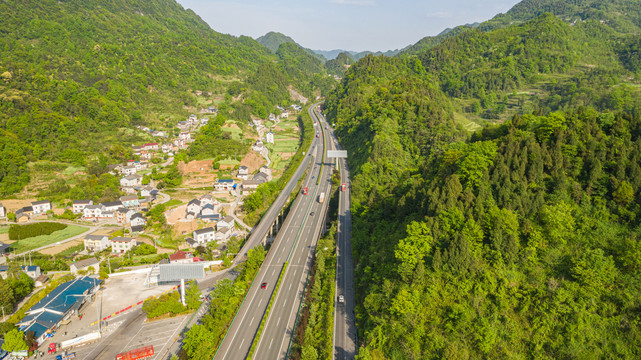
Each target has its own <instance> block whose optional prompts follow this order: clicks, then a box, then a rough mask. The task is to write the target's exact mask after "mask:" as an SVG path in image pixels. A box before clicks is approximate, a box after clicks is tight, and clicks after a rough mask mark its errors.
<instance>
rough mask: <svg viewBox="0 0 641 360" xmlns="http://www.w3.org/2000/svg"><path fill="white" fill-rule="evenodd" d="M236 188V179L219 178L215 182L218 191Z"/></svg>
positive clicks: (215, 188)
mask: <svg viewBox="0 0 641 360" xmlns="http://www.w3.org/2000/svg"><path fill="white" fill-rule="evenodd" d="M235 188H236V184H235V182H234V179H218V180H216V182H215V183H214V190H216V191H229V190H232V189H235Z"/></svg>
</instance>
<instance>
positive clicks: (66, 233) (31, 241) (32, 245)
mask: <svg viewBox="0 0 641 360" xmlns="http://www.w3.org/2000/svg"><path fill="white" fill-rule="evenodd" d="M85 231H87V228H86V227H84V226H76V225H69V226H67V228H65V229H62V230H58V231H56V232H54V233H52V234H50V235H40V236H34V237H31V238H28V239H24V240H20V241H16V242H14V243H13V244H12V247H13V248H14V249H15V251H16V252H17V253H21V252H25V251H29V250H33V249H36V248H39V247H42V246H45V245H49V244H55V243H57V242H58V241H62V240H66V239H69V238H70V237H73V236H76V235H80V234H82V233H83V232H85Z"/></svg>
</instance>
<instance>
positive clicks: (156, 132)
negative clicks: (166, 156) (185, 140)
mask: <svg viewBox="0 0 641 360" xmlns="http://www.w3.org/2000/svg"><path fill="white" fill-rule="evenodd" d="M151 136H154V137H165V132H163V131H160V130H158V131H152V132H151Z"/></svg>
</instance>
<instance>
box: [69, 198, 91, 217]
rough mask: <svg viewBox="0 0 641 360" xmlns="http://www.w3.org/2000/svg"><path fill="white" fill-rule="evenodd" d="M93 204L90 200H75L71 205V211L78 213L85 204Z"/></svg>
mask: <svg viewBox="0 0 641 360" xmlns="http://www.w3.org/2000/svg"><path fill="white" fill-rule="evenodd" d="M87 205H93V201H92V200H75V201H74V202H73V205H72V209H73V213H74V214H80V213H82V211H83V210H84V209H85V206H87Z"/></svg>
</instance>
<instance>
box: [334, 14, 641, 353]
mask: <svg viewBox="0 0 641 360" xmlns="http://www.w3.org/2000/svg"><path fill="white" fill-rule="evenodd" d="M527 3H532V2H525V3H521V4H520V5H519V6H523V5H526V4H527ZM564 3H566V2H564ZM567 3H572V4H579V5H581V6H586V4H594V6H597V5H595V3H596V2H587V1H586V2H580V1H572V2H570V1H568V2H567ZM612 4H614V5H617V6H619V7H617V9H624V8H626V6H627V8H629V7H630V6H632V5H633V4H634V2H632V1H627V2H624V1H617V2H615V1H612V2H608V4H606V5H604V6H605V7H606V8H608V9H609V6H614V5H612ZM515 8H516V7H515ZM530 13H531V14H534V13H537V12H536V11H531V12H530ZM540 13H541V15H540V16H533V17H532V18H530V19H528V20H523V21H514V24H509V23H506V24H501V26H496V24H492V23H491V22H492V21H495V20H491V21H490V23H489V24H488V23H484V24H480V25H479V26H478V28H476V29H469V30H466V31H461V32H460V33H458V34H454V35H453V36H450V37H449V38H446V39H442V41H440V42H439V43H434V44H432V45H433V46H432V45H430V46H426V47H424V48H423V49H418V50H417V51H416V55H411V54H405V55H404V56H400V57H398V58H375V57H366V58H364V59H361V60H360V61H358V62H357V63H356V64H354V65H352V66H351V67H350V68H349V69H348V70H347V73H346V74H345V76H344V77H343V79H342V81H341V82H340V84H339V85H338V86H337V88H336V89H335V90H334V91H333V92H332V93H331V94H330V96H328V98H327V100H326V102H325V104H324V111H325V113H326V115H327V117H328V120H329V122H330V123H332V122H333V123H336V132H337V135H338V136H339V138H340V140H341V143H342V144H344V145H345V148H346V149H347V151H348V162H349V165H350V170H351V175H352V193H351V195H352V209H351V211H352V216H353V229H352V241H353V254H354V257H355V284H356V294H357V298H356V301H355V302H356V304H357V307H356V318H357V326H358V333H359V343H360V344H361V348H360V350H359V355H358V357H357V358H358V359H368V360H369V359H424V358H444V359H477V358H486V359H498V358H549V359H558V358H622V359H634V358H637V357H638V354H639V353H641V347H639V345H638V344H639V342H638V341H637V339H638V338H639V334H640V332H639V329H638V327H637V326H635V325H634V324H636V323H637V322H638V321H640V320H641V317H640V316H639V314H638V311H637V308H638V304H637V303H638V301H637V300H636V299H638V298H639V297H640V296H641V290H639V286H638V285H639V277H638V269H639V268H640V267H641V260H639V259H641V257H639V256H638V254H639V250H638V249H639V247H640V245H639V244H640V242H639V240H638V239H639V238H640V237H641V232H640V231H639V226H638V224H639V219H640V218H641V206H639V204H640V203H641V106H640V105H639V104H641V94H640V91H639V89H640V88H641V86H640V81H639V79H640V76H641V74H640V72H639V71H640V69H641V61H640V60H638V59H639V56H638V55H639V54H640V53H641V41H640V40H639V39H638V36H635V35H631V34H629V33H628V30H625V29H626V27H622V26H613V25H612V23H608V22H607V21H605V22H601V19H599V18H585V21H577V22H576V23H573V21H566V19H564V18H559V17H557V16H555V15H553V14H549V13H545V11H541V12H540ZM632 13H633V12H632V11H631V12H630V13H626V14H627V15H625V16H628V18H629V19H633V18H634V16H630V14H632ZM508 14H509V12H508ZM612 15H613V14H610V13H608V12H607V11H606V13H605V14H604V16H612ZM524 19H525V17H524ZM621 23H627V24H629V23H628V22H621ZM630 23H633V22H630ZM472 130H475V131H472Z"/></svg>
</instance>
